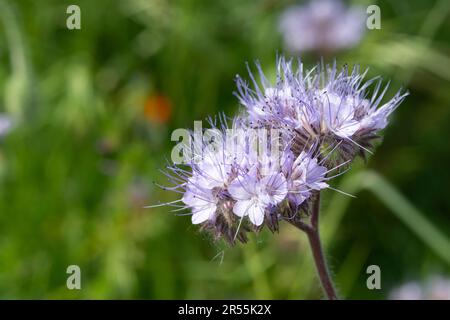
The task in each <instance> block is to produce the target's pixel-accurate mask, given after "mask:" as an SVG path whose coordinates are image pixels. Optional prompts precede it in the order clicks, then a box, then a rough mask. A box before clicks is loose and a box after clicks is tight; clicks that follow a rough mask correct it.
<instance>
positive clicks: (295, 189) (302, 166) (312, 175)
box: [283, 151, 329, 208]
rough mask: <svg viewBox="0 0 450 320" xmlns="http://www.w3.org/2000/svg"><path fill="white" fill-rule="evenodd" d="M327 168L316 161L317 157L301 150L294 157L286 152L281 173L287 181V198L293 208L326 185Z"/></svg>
mask: <svg viewBox="0 0 450 320" xmlns="http://www.w3.org/2000/svg"><path fill="white" fill-rule="evenodd" d="M328 171H329V170H328V169H327V168H326V167H324V166H322V165H320V164H319V163H318V160H317V158H314V157H313V156H312V155H311V154H309V153H307V152H304V151H302V152H301V153H300V155H299V156H297V157H295V155H294V154H293V153H292V152H289V153H286V155H285V156H284V160H283V173H284V175H285V176H286V178H287V183H288V195H287V197H288V199H289V201H290V204H291V206H292V207H293V208H298V207H299V206H300V205H301V204H303V203H304V201H306V200H307V199H309V197H310V196H311V194H312V193H313V192H315V191H320V190H322V189H325V188H327V187H328V184H327V183H326V181H327V180H328V179H327V177H326V175H327V173H328Z"/></svg>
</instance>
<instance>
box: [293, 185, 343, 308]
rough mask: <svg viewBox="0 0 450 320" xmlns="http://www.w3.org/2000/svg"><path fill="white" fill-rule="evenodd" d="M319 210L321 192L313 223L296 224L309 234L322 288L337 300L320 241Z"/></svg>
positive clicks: (327, 294)
mask: <svg viewBox="0 0 450 320" xmlns="http://www.w3.org/2000/svg"><path fill="white" fill-rule="evenodd" d="M319 212H320V193H319V194H317V197H316V199H315V200H314V203H313V208H312V214H311V224H310V225H309V224H306V223H303V222H296V223H295V226H296V227H297V228H299V229H300V230H302V231H304V232H305V233H306V234H307V235H308V240H309V245H310V247H311V251H312V254H313V257H314V263H315V265H316V270H317V274H318V276H319V279H320V283H321V284H322V288H323V290H324V292H325V294H326V296H327V298H328V299H329V300H337V299H338V297H337V294H336V290H335V289H334V286H333V282H332V281H331V277H330V272H329V271H328V266H327V263H326V261H325V255H324V254H323V249H322V245H321V241H320V235H319Z"/></svg>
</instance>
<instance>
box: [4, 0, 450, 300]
mask: <svg viewBox="0 0 450 320" xmlns="http://www.w3.org/2000/svg"><path fill="white" fill-rule="evenodd" d="M290 3H293V1H279V2H273V1H264V0H263V1H249V2H246V1H240V0H232V1H228V0H219V1H214V2H211V1H201V0H181V1H176V2H167V1H157V0H151V1H141V0H131V1H106V0H105V1H98V2H97V1H95V2H94V1H79V5H80V7H81V10H82V29H81V30H79V31H68V30H67V29H66V28H65V18H66V16H67V15H66V13H65V10H66V7H67V5H68V4H65V3H63V2H61V1H56V0H54V1H46V2H45V3H43V2H35V1H27V0H24V1H8V0H0V25H1V29H0V88H1V90H0V112H7V113H8V114H10V115H11V116H12V117H13V118H14V120H15V122H16V125H15V128H14V130H13V131H12V132H11V133H10V134H9V135H7V136H6V137H3V138H2V140H0V298H199V299H200V298H283V299H284V298H292V299H297V298H318V297H321V293H320V288H319V285H318V282H317V280H316V277H315V271H314V266H313V264H312V260H311V256H310V252H309V248H308V246H307V241H306V238H305V236H304V235H303V234H301V233H299V232H298V231H297V230H295V229H294V228H292V227H291V226H288V225H286V224H282V226H281V230H280V232H279V233H278V234H275V235H271V234H270V233H269V232H267V231H263V232H262V233H260V234H258V235H255V236H253V237H251V241H250V243H249V244H247V245H237V246H236V247H233V248H230V247H228V246H226V245H225V244H223V243H221V242H214V241H212V239H210V238H209V236H208V235H205V234H202V233H199V232H198V230H197V228H196V227H195V226H192V225H191V224H190V221H189V217H187V216H182V217H178V216H174V215H173V214H172V213H170V212H169V210H168V209H167V208H155V209H143V206H145V205H148V204H155V203H158V202H159V201H170V200H174V199H175V197H176V196H177V195H176V194H170V193H166V192H162V191H161V190H159V189H158V188H156V187H155V186H154V185H153V184H152V181H156V182H158V183H164V182H165V181H164V176H163V175H162V174H160V173H159V172H158V169H159V168H162V167H163V166H164V163H165V158H166V157H169V156H170V149H171V147H172V146H173V142H171V141H170V132H171V130H172V129H174V128H178V127H191V126H192V123H193V121H194V120H201V119H204V118H205V117H206V116H207V115H210V114H212V115H213V114H216V113H217V112H218V111H225V112H226V113H227V114H232V113H233V112H235V111H236V109H237V101H236V99H235V97H233V95H232V92H233V90H234V83H233V79H234V76H235V74H236V73H239V74H241V75H245V74H246V70H245V64H244V62H245V61H249V62H251V61H252V60H254V59H256V58H258V59H260V60H261V62H262V64H263V66H264V68H265V70H266V71H267V73H268V74H270V75H273V74H274V69H275V68H274V61H275V54H276V52H282V49H281V48H282V46H281V41H280V37H279V35H278V33H277V31H276V23H277V20H276V19H277V17H278V15H279V13H280V11H281V10H283V8H285V6H286V5H288V4H290ZM378 4H379V5H380V6H381V9H382V19H383V20H382V29H381V30H374V31H368V32H367V34H366V37H365V39H364V41H363V42H362V43H361V44H360V45H359V46H358V47H357V48H354V49H353V50H351V51H349V52H345V53H343V54H341V55H339V56H337V61H338V63H344V62H347V63H349V64H352V63H353V62H357V63H361V64H362V66H363V67H365V66H372V67H373V69H371V70H370V74H371V75H376V74H379V73H381V74H385V75H386V77H388V78H389V77H390V78H391V79H392V84H391V88H392V89H391V91H390V92H392V91H393V90H395V89H397V88H398V87H399V86H400V85H402V84H404V85H407V87H408V89H409V90H410V92H411V95H410V96H409V97H408V98H407V100H406V101H405V103H404V104H403V105H402V106H401V107H400V108H399V109H398V110H397V111H396V113H395V115H394V117H393V119H392V125H391V126H390V127H389V128H388V129H387V130H386V132H385V139H384V140H385V141H384V143H383V144H382V145H381V146H380V147H379V148H378V150H377V152H376V154H375V155H374V156H373V157H371V159H370V161H369V163H368V164H367V166H368V167H369V170H368V171H365V170H363V169H362V168H361V167H362V166H361V165H360V164H356V165H355V168H353V169H352V171H351V172H349V173H348V174H346V176H345V178H344V177H343V178H342V179H341V180H340V181H336V182H333V184H334V186H336V187H339V188H340V189H342V190H343V191H345V192H348V193H351V194H356V195H357V198H356V199H353V198H350V197H346V196H343V195H342V194H339V193H335V192H333V191H331V190H330V191H327V192H326V193H325V194H324V199H323V210H324V211H323V219H322V220H321V232H322V234H323V237H324V245H325V248H326V251H327V256H328V260H329V261H330V264H331V266H332V272H333V274H334V276H335V278H336V280H337V286H338V288H339V290H340V292H341V294H342V295H344V296H346V297H349V298H370V299H378V298H384V297H386V296H387V295H388V293H389V289H390V288H392V287H393V286H395V285H397V284H399V283H400V282H402V281H405V280H408V279H411V278H421V277H423V278H425V277H427V276H429V275H430V274H432V273H443V274H448V272H449V270H450V268H449V265H448V262H449V256H448V252H450V248H449V244H448V234H449V233H450V224H449V222H450V220H449V215H448V214H449V212H450V199H449V197H448V196H447V189H448V181H450V175H449V174H450V173H449V172H450V171H449V170H448V163H449V162H450V149H449V147H448V139H447V137H448V136H449V134H450V131H449V130H450V129H449V127H448V125H447V124H448V121H450V109H449V108H448V106H449V105H450V93H449V91H448V86H449V75H448V69H449V68H448V64H449V54H448V52H449V47H448V39H449V36H450V35H449V30H450V28H449V25H448V21H450V20H449V19H447V18H448V2H446V1H436V2H433V1H431V2H427V3H424V2H422V1H419V0H417V1H408V2H405V3H403V2H402V3H400V2H398V1H394V0H392V1H379V2H378ZM303 58H304V59H305V62H306V64H308V65H309V64H310V63H311V62H315V61H314V59H315V58H314V57H311V56H308V55H305V56H304V57H303ZM388 94H389V92H388ZM160 95H162V96H164V97H166V98H167V100H168V101H170V103H171V105H172V109H173V110H172V114H171V117H170V119H169V120H168V121H163V122H158V121H155V119H152V118H151V116H149V113H146V112H145V105H146V101H148V99H150V98H152V97H154V96H160ZM150 114H151V113H150ZM381 177H383V178H381ZM387 181H389V183H387ZM436 226H438V227H436ZM70 264H77V265H79V266H80V267H81V270H82V290H80V291H69V290H67V288H66V277H67V274H66V273H65V271H66V268H67V266H68V265H70ZM370 264H377V265H380V267H381V270H382V290H381V291H369V290H367V288H366V287H365V283H366V282H365V281H366V276H367V275H366V274H365V270H366V268H367V266H368V265H370Z"/></svg>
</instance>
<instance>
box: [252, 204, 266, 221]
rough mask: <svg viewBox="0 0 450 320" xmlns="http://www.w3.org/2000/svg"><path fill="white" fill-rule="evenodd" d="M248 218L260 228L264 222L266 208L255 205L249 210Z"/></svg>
mask: <svg viewBox="0 0 450 320" xmlns="http://www.w3.org/2000/svg"><path fill="white" fill-rule="evenodd" d="M248 217H249V219H250V221H251V222H252V223H253V224H254V225H255V226H260V225H261V224H262V223H263V222H264V208H263V207H262V206H261V205H258V204H257V203H254V204H253V205H251V206H250V207H249V209H248Z"/></svg>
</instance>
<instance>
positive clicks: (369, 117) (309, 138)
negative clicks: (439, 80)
mask: <svg viewBox="0 0 450 320" xmlns="http://www.w3.org/2000/svg"><path fill="white" fill-rule="evenodd" d="M257 67H258V71H259V75H260V77H259V78H260V79H259V81H257V80H256V78H255V77H254V76H253V74H252V73H251V72H250V77H251V79H252V82H253V86H252V87H250V86H249V85H248V84H247V83H246V82H245V81H244V80H242V79H241V78H239V77H238V78H237V87H238V92H237V93H236V95H237V96H238V98H239V101H240V103H241V104H242V105H243V106H244V107H245V109H246V112H245V113H244V115H242V116H238V117H236V118H234V119H233V121H232V124H231V126H228V125H227V124H226V123H227V121H226V119H225V118H224V117H220V120H221V121H220V125H219V126H217V125H215V121H210V123H211V125H212V127H213V129H214V130H215V131H214V132H218V133H219V134H216V135H214V139H211V136H209V138H206V139H205V138H203V139H202V143H201V145H200V146H196V147H195V148H194V150H195V152H194V153H195V156H194V157H193V158H192V159H186V161H185V163H184V164H182V165H172V166H170V167H169V169H170V170H169V172H168V173H166V175H167V176H168V177H169V180H170V181H171V182H172V183H174V186H173V187H170V188H167V189H170V190H174V191H178V192H180V193H182V195H183V196H182V199H181V203H182V204H181V205H180V204H178V202H175V203H171V204H172V205H174V206H176V207H177V209H176V210H185V209H189V210H190V212H191V214H192V223H193V224H200V225H201V226H202V228H203V229H205V230H209V231H211V232H212V233H213V234H214V235H215V236H216V237H224V238H225V239H226V240H228V241H229V242H230V243H234V242H235V240H240V241H242V242H245V241H246V232H248V231H251V230H256V231H257V230H259V229H261V228H262V227H263V226H264V225H266V226H267V227H268V228H269V229H270V230H271V231H276V230H278V223H279V221H281V220H287V221H290V222H293V221H294V222H295V221H299V220H301V219H305V218H307V217H308V216H309V213H310V206H311V202H312V201H311V200H313V199H314V198H315V197H317V195H318V193H319V192H320V191H321V190H323V189H326V188H329V185H328V180H330V179H332V178H333V177H334V176H336V175H339V174H340V173H342V172H341V169H342V168H343V167H347V166H348V165H349V164H350V162H351V161H352V160H353V159H354V158H355V157H356V156H357V155H358V154H361V155H364V154H365V151H370V148H371V146H372V145H371V143H372V140H373V139H374V138H376V137H377V136H378V133H379V131H380V130H382V129H383V128H385V127H386V125H387V122H388V116H389V115H390V114H391V113H392V112H393V111H394V110H395V108H396V107H397V106H398V105H399V104H400V103H401V101H402V100H403V98H404V97H405V96H406V94H401V93H397V94H396V95H395V96H394V97H393V98H392V99H391V100H389V101H387V102H386V103H384V104H383V105H381V106H380V104H381V100H382V98H383V96H384V94H385V92H386V89H387V86H386V87H385V88H384V89H383V90H381V92H380V88H381V80H380V79H372V80H369V81H367V82H364V76H365V73H362V74H361V73H360V72H359V68H358V67H355V68H353V71H352V72H351V73H349V71H348V68H347V67H344V68H343V69H342V70H340V71H338V70H337V68H336V65H335V64H334V65H332V66H325V67H324V66H321V65H317V66H316V67H315V68H313V69H311V70H309V71H306V72H304V71H303V65H302V63H301V62H300V61H299V62H298V65H297V68H296V69H295V70H294V63H293V61H291V60H289V61H287V60H286V59H284V58H283V57H280V58H279V59H278V60H277V67H278V72H277V79H276V83H275V84H271V83H270V82H269V81H268V80H267V79H266V77H265V76H264V74H263V72H262V69H261V67H260V66H259V65H258V66H257ZM369 87H373V90H372V95H371V96H370V97H369V95H368V91H369ZM193 135H194V133H191V137H192V136H193ZM188 145H189V146H190V144H188Z"/></svg>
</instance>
